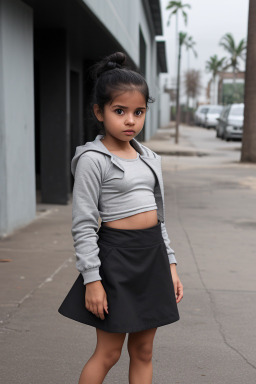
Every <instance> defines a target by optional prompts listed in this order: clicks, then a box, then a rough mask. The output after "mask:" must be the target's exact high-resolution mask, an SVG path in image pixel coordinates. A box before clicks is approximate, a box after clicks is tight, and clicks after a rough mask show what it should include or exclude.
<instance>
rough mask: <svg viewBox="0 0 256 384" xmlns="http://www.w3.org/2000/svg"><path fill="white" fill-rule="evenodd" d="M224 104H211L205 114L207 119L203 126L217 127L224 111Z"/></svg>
mask: <svg viewBox="0 0 256 384" xmlns="http://www.w3.org/2000/svg"><path fill="white" fill-rule="evenodd" d="M222 109H223V106H222V105H209V108H208V111H207V113H206V114H205V120H204V123H203V126H204V127H206V128H208V129H209V128H216V126H217V124H218V120H217V119H218V118H219V117H220V114H221V112H222Z"/></svg>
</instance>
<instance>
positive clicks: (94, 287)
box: [85, 280, 108, 320]
mask: <svg viewBox="0 0 256 384" xmlns="http://www.w3.org/2000/svg"><path fill="white" fill-rule="evenodd" d="M85 307H86V309H88V311H90V312H92V313H93V314H94V315H96V316H97V317H100V318H101V320H104V319H105V316H104V310H105V311H106V312H107V314H108V302H107V294H106V292H105V289H104V288H103V285H102V283H101V281H100V280H97V281H92V282H91V283H87V284H86V290H85Z"/></svg>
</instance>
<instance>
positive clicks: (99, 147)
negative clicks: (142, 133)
mask: <svg viewBox="0 0 256 384" xmlns="http://www.w3.org/2000/svg"><path fill="white" fill-rule="evenodd" d="M103 136H104V135H97V136H96V138H95V139H94V140H93V141H87V142H86V143H85V144H84V145H80V146H78V147H76V152H75V155H74V157H73V159H72V161H71V173H72V175H73V176H74V175H75V172H76V166H77V163H78V160H79V158H80V156H81V155H82V154H83V153H85V152H86V151H97V152H101V153H104V154H106V155H108V156H109V157H110V158H111V160H112V161H113V162H114V163H115V164H116V165H117V166H118V167H119V168H121V169H122V170H123V167H122V165H121V164H120V163H117V161H116V159H114V158H113V155H112V153H111V152H110V151H109V150H108V149H107V147H105V145H104V144H103V143H102V142H101V140H100V139H101V138H102V137H103ZM130 143H131V145H132V146H133V147H134V149H135V150H136V151H137V152H138V153H139V154H140V156H141V157H142V158H158V157H159V155H157V154H156V153H155V152H154V151H151V150H150V149H149V148H147V147H145V146H144V145H143V144H141V143H139V142H138V141H137V140H136V139H135V138H133V139H131V141H130Z"/></svg>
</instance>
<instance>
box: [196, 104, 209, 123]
mask: <svg viewBox="0 0 256 384" xmlns="http://www.w3.org/2000/svg"><path fill="white" fill-rule="evenodd" d="M207 111H208V105H200V106H199V107H198V108H197V110H196V111H195V116H194V119H195V124H196V125H202V124H203V122H204V120H205V114H206V113H207Z"/></svg>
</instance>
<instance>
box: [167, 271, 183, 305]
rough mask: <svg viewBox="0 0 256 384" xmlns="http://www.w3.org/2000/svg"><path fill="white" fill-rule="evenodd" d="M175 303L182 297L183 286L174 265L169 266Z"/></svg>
mask: <svg viewBox="0 0 256 384" xmlns="http://www.w3.org/2000/svg"><path fill="white" fill-rule="evenodd" d="M170 268H171V274H172V281H173V286H174V292H175V296H176V303H179V302H180V301H181V299H182V297H183V285H182V284H181V281H180V278H179V276H178V274H177V271H176V264H170Z"/></svg>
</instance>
